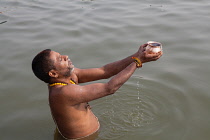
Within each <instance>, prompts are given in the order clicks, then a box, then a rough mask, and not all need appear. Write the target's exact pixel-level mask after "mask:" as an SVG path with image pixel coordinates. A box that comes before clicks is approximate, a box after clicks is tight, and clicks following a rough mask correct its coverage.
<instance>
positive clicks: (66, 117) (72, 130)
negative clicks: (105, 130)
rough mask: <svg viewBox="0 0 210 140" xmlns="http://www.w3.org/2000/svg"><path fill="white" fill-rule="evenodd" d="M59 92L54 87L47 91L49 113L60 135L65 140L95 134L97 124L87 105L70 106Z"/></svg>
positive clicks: (97, 127)
mask: <svg viewBox="0 0 210 140" xmlns="http://www.w3.org/2000/svg"><path fill="white" fill-rule="evenodd" d="M61 88H63V87H61ZM60 91H62V90H60V89H59V88H58V89H57V88H55V87H54V88H53V90H52V88H50V89H49V104H50V108H51V113H52V116H53V118H54V121H55V123H56V125H57V128H58V130H59V131H60V133H61V134H62V135H63V136H64V137H65V138H80V137H85V136H87V135H90V134H92V133H94V132H96V131H97V130H98V129H99V122H98V119H97V118H96V116H95V115H94V114H93V113H92V111H91V109H90V106H89V104H88V103H80V104H77V105H71V104H70V103H69V100H67V99H66V98H65V94H64V93H62V92H60ZM75 94H76V93H75Z"/></svg>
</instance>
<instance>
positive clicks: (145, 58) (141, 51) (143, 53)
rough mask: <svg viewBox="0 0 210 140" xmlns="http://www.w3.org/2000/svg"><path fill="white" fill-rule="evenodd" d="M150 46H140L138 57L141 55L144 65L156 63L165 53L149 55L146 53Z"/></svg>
mask: <svg viewBox="0 0 210 140" xmlns="http://www.w3.org/2000/svg"><path fill="white" fill-rule="evenodd" d="M147 45H148V44H143V45H141V46H140V48H139V50H138V55H139V59H140V60H141V62H142V63H146V62H150V61H156V60H157V59H159V58H160V57H161V56H162V54H163V52H162V51H160V52H158V53H152V54H150V53H148V52H147V51H146V46H147Z"/></svg>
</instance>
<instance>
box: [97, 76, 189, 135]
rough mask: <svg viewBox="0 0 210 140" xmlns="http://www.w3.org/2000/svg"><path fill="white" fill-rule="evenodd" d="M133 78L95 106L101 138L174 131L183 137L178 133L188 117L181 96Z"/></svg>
mask: <svg viewBox="0 0 210 140" xmlns="http://www.w3.org/2000/svg"><path fill="white" fill-rule="evenodd" d="M132 79H133V80H132V82H128V83H127V84H126V85H125V86H124V87H123V88H122V89H121V90H120V91H118V92H117V93H116V94H115V95H113V96H111V97H107V98H108V99H107V100H103V101H100V102H97V103H96V104H95V106H97V110H96V111H95V112H97V115H98V117H99V120H100V122H101V123H102V130H104V131H101V133H100V135H101V139H121V138H123V137H124V136H125V135H132V134H133V133H135V132H138V135H142V136H145V135H161V134H163V133H165V132H166V131H168V130H175V129H178V130H176V131H175V132H173V131H171V132H170V134H171V135H172V134H174V133H176V135H177V137H180V136H182V134H183V132H180V130H184V129H185V123H187V121H186V120H185V119H186V118H187V117H189V116H190V112H189V104H188V102H186V99H185V96H184V93H182V91H180V90H178V89H172V88H170V87H168V86H166V85H165V84H162V83H159V82H155V81H152V80H148V79H144V78H139V76H133V77H132ZM144 85H147V86H144ZM180 106H182V108H180ZM104 125H105V126H104ZM103 126H104V127H105V128H103ZM167 135H169V134H167ZM140 137H141V136H140ZM140 137H139V138H140Z"/></svg>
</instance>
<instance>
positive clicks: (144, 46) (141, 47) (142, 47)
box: [140, 44, 148, 51]
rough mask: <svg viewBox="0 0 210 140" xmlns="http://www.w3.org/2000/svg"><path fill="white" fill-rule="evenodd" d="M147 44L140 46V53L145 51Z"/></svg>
mask: <svg viewBox="0 0 210 140" xmlns="http://www.w3.org/2000/svg"><path fill="white" fill-rule="evenodd" d="M147 45H148V44H143V45H141V46H140V49H141V51H145V50H146V47H147Z"/></svg>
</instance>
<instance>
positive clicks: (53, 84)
mask: <svg viewBox="0 0 210 140" xmlns="http://www.w3.org/2000/svg"><path fill="white" fill-rule="evenodd" d="M69 82H70V83H71V84H76V83H75V82H74V81H73V80H70V81H69ZM56 85H61V86H66V85H68V84H66V83H52V84H49V86H50V87H52V86H56Z"/></svg>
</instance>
